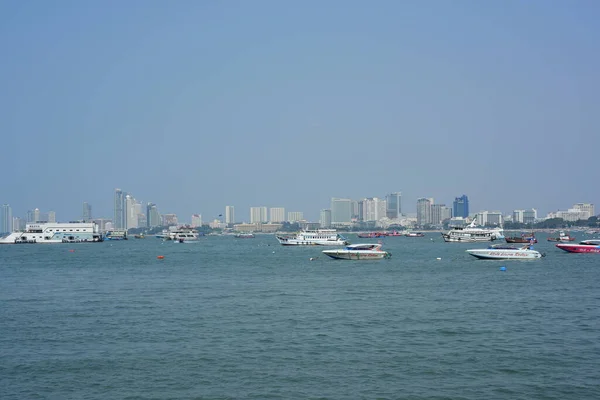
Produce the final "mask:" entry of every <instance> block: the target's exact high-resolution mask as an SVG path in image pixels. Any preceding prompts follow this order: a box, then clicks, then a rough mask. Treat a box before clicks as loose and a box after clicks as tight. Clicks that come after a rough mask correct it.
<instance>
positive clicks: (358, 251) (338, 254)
mask: <svg viewBox="0 0 600 400" xmlns="http://www.w3.org/2000/svg"><path fill="white" fill-rule="evenodd" d="M323 254H326V255H328V256H329V257H331V258H336V259H339V260H381V259H382V258H390V257H391V256H392V254H391V253H389V252H387V251H384V250H381V244H379V243H363V244H351V245H348V246H346V247H344V248H343V249H331V250H323Z"/></svg>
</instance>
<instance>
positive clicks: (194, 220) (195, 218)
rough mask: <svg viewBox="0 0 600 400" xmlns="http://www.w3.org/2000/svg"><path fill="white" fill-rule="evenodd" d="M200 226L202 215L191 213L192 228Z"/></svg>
mask: <svg viewBox="0 0 600 400" xmlns="http://www.w3.org/2000/svg"><path fill="white" fill-rule="evenodd" d="M201 226H202V215H200V214H192V228H199V227H201Z"/></svg>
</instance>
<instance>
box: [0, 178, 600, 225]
mask: <svg viewBox="0 0 600 400" xmlns="http://www.w3.org/2000/svg"><path fill="white" fill-rule="evenodd" d="M113 196H114V198H113V218H107V217H103V216H97V217H92V204H90V203H89V202H83V209H82V212H81V214H80V215H79V216H78V217H77V218H68V219H59V220H57V219H56V212H55V211H47V212H44V211H43V210H40V209H39V208H35V209H30V210H28V211H27V213H26V215H25V216H24V217H20V216H18V214H15V212H14V211H13V208H12V207H11V206H10V205H9V204H3V205H2V207H1V209H0V211H1V213H0V225H1V226H0V227H5V226H12V225H13V224H14V219H15V218H17V220H18V221H19V223H21V224H24V223H26V222H34V221H50V222H54V221H62V222H65V221H68V220H69V221H73V220H83V221H85V220H86V218H87V217H90V218H91V219H96V220H102V221H103V222H105V221H109V222H111V226H112V227H113V228H114V229H130V228H138V227H149V226H159V221H161V219H163V218H167V220H169V221H176V222H177V223H179V224H192V225H194V224H198V223H200V224H201V223H202V222H204V223H209V222H212V221H214V220H218V221H221V222H226V221H227V220H228V218H229V219H230V221H231V222H227V223H266V222H274V223H278V222H287V221H292V222H294V221H298V220H302V219H303V220H306V221H309V222H323V221H328V222H326V224H330V223H333V224H340V223H341V224H345V223H350V222H351V221H354V220H359V221H378V220H380V219H381V218H383V217H388V218H391V217H392V216H391V215H390V212H392V211H394V210H390V207H389V206H388V201H391V202H392V203H391V204H393V207H392V208H395V209H396V211H398V210H400V209H402V208H406V205H403V204H404V203H403V201H402V193H401V192H391V193H389V194H387V195H386V196H384V197H383V198H378V197H365V198H361V199H343V198H336V197H332V198H330V203H329V207H327V208H322V209H320V210H319V212H318V217H317V218H316V219H309V218H305V217H304V215H305V212H304V211H298V210H295V211H290V210H288V209H287V208H286V207H267V206H252V207H248V209H249V214H248V216H249V218H248V219H243V218H242V219H239V218H236V217H235V216H236V215H240V214H243V213H239V212H238V211H236V207H235V206H231V205H225V206H223V210H224V211H223V212H222V213H220V214H218V215H217V216H215V217H208V218H206V217H203V214H202V213H201V212H195V213H192V214H189V218H188V215H185V214H178V213H159V210H158V206H157V204H156V203H152V202H147V203H146V204H145V205H144V204H142V202H141V201H138V200H136V199H135V197H134V196H133V194H132V193H128V192H125V191H123V190H121V189H119V188H116V189H114V195H113ZM469 204H470V199H469V197H468V195H466V194H462V195H461V196H457V197H455V198H454V201H453V203H451V205H450V206H447V205H446V204H445V203H438V202H436V201H435V199H433V198H419V199H417V201H416V204H415V212H414V213H411V212H402V213H401V214H400V215H401V216H403V217H407V216H412V217H416V221H417V223H418V224H419V225H423V224H429V223H433V224H436V223H439V222H441V221H442V220H444V219H447V218H448V217H462V214H461V215H457V214H456V211H457V210H462V211H466V212H467V213H468V215H469V216H471V217H473V216H475V217H477V218H479V219H481V221H480V222H488V221H496V220H498V218H500V221H501V220H503V219H504V218H514V219H515V220H517V221H522V220H523V219H528V220H531V218H532V216H531V215H534V217H533V218H534V219H535V218H540V217H541V218H543V216H548V217H559V218H563V219H566V220H573V219H578V218H579V217H580V216H581V215H582V214H581V213H582V212H584V213H587V214H589V215H590V216H592V215H595V214H594V212H595V208H594V203H592V202H583V203H581V202H580V203H572V204H571V206H569V207H566V208H563V209H556V210H553V211H549V212H547V213H542V212H540V210H539V209H536V208H535V207H526V208H515V209H513V210H509V211H501V210H494V209H490V208H488V209H480V210H477V211H473V210H472V212H469V207H470V206H469ZM324 211H327V212H328V214H326V215H324V214H323V212H324ZM531 213H533V214H531ZM8 215H11V216H12V219H9V221H10V222H6V221H7V219H6V216H8ZM496 215H497V216H498V217H495V216H496ZM291 216H293V217H292V219H290V217H291ZM121 219H122V221H121V222H120V220H121ZM231 219H233V220H231Z"/></svg>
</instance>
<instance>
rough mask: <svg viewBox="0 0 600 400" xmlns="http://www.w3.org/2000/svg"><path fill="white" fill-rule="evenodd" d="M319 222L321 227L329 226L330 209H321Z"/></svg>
mask: <svg viewBox="0 0 600 400" xmlns="http://www.w3.org/2000/svg"><path fill="white" fill-rule="evenodd" d="M319 224H320V225H321V228H331V210H328V209H325V210H321V213H320V215H319Z"/></svg>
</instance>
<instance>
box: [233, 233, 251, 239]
mask: <svg viewBox="0 0 600 400" xmlns="http://www.w3.org/2000/svg"><path fill="white" fill-rule="evenodd" d="M233 237H234V238H237V239H253V238H254V237H255V236H254V233H249V232H242V233H237V234H235V235H234V236H233Z"/></svg>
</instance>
